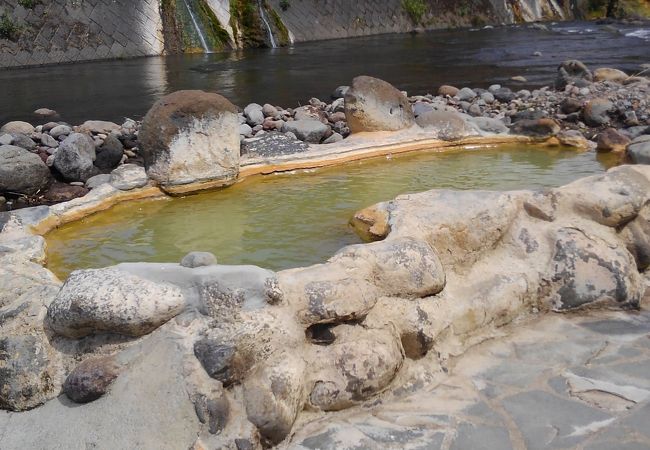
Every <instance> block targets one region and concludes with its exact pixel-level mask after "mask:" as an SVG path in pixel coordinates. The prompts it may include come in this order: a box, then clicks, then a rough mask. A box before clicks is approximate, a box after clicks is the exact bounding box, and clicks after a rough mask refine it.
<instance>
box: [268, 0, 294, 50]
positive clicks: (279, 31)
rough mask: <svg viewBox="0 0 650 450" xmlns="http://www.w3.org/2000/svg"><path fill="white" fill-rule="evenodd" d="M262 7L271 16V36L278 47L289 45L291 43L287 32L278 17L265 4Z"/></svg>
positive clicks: (274, 11) (275, 12)
mask: <svg viewBox="0 0 650 450" xmlns="http://www.w3.org/2000/svg"><path fill="white" fill-rule="evenodd" d="M264 7H265V8H266V10H267V12H268V13H269V15H270V16H271V22H272V23H271V26H272V27H273V34H274V35H275V37H276V39H277V41H278V45H280V46H285V45H289V44H291V41H290V39H289V30H287V27H286V26H285V25H284V22H282V18H281V17H280V15H279V14H278V13H277V11H276V10H274V9H273V8H271V7H270V6H269V4H268V3H266V2H265V3H264Z"/></svg>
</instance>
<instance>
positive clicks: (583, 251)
mask: <svg viewBox="0 0 650 450" xmlns="http://www.w3.org/2000/svg"><path fill="white" fill-rule="evenodd" d="M552 274H553V275H552V278H551V284H552V291H551V293H550V294H549V296H548V297H547V298H548V299H549V301H550V302H551V303H552V306H553V308H554V309H556V310H569V309H574V308H579V307H582V306H586V305H591V304H603V303H604V304H612V305H616V306H620V307H623V308H638V306H639V300H640V299H641V296H642V295H643V293H644V292H645V286H644V283H643V280H642V279H641V277H640V276H639V273H638V271H637V268H636V264H635V262H634V260H633V259H632V256H631V255H630V254H629V253H628V252H627V250H626V249H625V247H622V246H612V245H611V244H609V243H607V242H604V241H602V240H601V239H599V238H597V237H595V236H589V235H588V234H587V233H585V232H583V231H581V230H578V229H573V228H561V229H560V230H558V232H557V240H556V242H555V253H554V255H553V261H552Z"/></svg>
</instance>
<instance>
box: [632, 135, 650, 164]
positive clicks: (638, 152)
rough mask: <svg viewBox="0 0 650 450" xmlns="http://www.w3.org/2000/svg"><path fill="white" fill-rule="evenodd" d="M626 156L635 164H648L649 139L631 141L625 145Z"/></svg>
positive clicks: (649, 157)
mask: <svg viewBox="0 0 650 450" xmlns="http://www.w3.org/2000/svg"><path fill="white" fill-rule="evenodd" d="M626 151H627V156H628V158H629V159H630V161H632V162H633V163H635V164H650V139H648V140H646V141H637V140H636V139H635V140H634V141H632V144H630V145H629V146H628V147H627V150H626Z"/></svg>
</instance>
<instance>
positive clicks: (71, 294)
mask: <svg viewBox="0 0 650 450" xmlns="http://www.w3.org/2000/svg"><path fill="white" fill-rule="evenodd" d="M184 306H185V299H184V297H183V294H182V293H181V291H180V289H179V288H177V287H176V286H173V285H170V284H166V283H155V282H152V281H149V280H146V279H144V278H141V277H139V276H136V275H133V274H131V273H128V272H125V271H122V270H119V269H117V268H110V267H109V268H106V269H88V270H79V271H75V272H72V274H71V275H70V277H69V278H68V279H67V281H66V282H65V284H64V285H63V287H62V288H61V291H60V292H59V294H58V295H57V296H56V298H55V299H54V301H53V302H52V304H51V305H50V306H49V308H48V311H47V324H48V325H49V326H50V327H51V328H52V329H53V330H54V331H55V332H56V333H58V334H60V335H62V336H67V337H71V338H79V337H83V336H87V335H89V334H92V333H101V332H109V333H111V332H112V333H119V334H125V335H129V336H142V335H144V334H147V333H150V332H151V331H153V330H155V329H156V328H157V327H159V326H160V325H162V324H163V323H165V322H167V321H168V320H169V319H171V318H172V317H174V316H176V315H177V314H178V313H180V312H181V311H182V309H183V307H184Z"/></svg>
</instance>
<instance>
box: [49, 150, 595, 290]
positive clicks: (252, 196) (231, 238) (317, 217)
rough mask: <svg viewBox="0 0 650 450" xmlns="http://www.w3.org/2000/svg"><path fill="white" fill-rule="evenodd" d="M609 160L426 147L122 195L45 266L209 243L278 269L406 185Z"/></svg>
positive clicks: (554, 177)
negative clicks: (155, 195) (230, 182)
mask: <svg viewBox="0 0 650 450" xmlns="http://www.w3.org/2000/svg"><path fill="white" fill-rule="evenodd" d="M604 169H605V168H604V167H603V165H602V164H601V163H599V162H598V161H597V160H596V156H595V155H594V153H577V152H575V151H573V150H567V149H553V150H547V149H544V148H540V147H532V146H521V145H518V146H512V145H510V146H501V147H499V148H480V149H463V150H454V151H449V152H444V153H440V152H434V151H430V152H424V153H418V154H413V155H403V156H399V157H394V158H376V159H372V160H366V161H362V162H356V163H349V164H346V165H342V166H338V167H334V168H327V169H319V170H314V171H300V172H297V173H285V174H278V175H269V176H264V177H253V178H250V179H248V180H245V181H243V182H241V183H238V184H237V185H235V186H232V187H230V188H228V189H224V190H220V191H214V192H209V193H205V194H200V195H194V196H188V197H184V198H174V199H164V200H142V201H134V202H130V203H124V204H121V205H117V206H115V207H113V208H111V209H110V210H108V211H104V212H101V213H97V214H95V215H92V216H90V217H87V218H85V219H83V220H80V221H77V222H73V223H70V224H67V225H65V226H63V227H61V228H59V229H56V230H53V231H52V232H50V233H49V234H48V235H47V236H46V238H47V242H48V261H49V263H48V267H49V268H50V269H51V270H53V271H54V272H55V273H56V274H57V275H59V276H60V277H65V276H67V274H69V273H70V272H71V271H72V270H74V269H80V268H90V267H104V266H108V265H112V264H116V263H119V262H127V261H151V262H154V261H155V262H171V261H179V260H180V259H181V258H182V257H183V256H184V255H185V254H186V253H187V252H190V251H195V250H196V251H210V252H213V253H214V254H215V255H217V258H218V260H219V262H220V263H224V264H255V265H259V266H262V267H266V268H270V269H274V270H279V269H285V268H290V267H297V266H303V265H308V264H313V263H317V262H322V261H324V260H326V259H327V258H328V257H329V256H331V255H332V254H334V253H335V252H336V251H337V250H338V249H339V248H341V247H343V246H345V245H348V244H351V243H358V242H360V241H359V238H358V237H357V236H356V235H355V234H354V232H353V231H352V230H351V229H350V227H349V226H348V220H349V219H350V218H351V217H352V215H353V214H354V213H355V212H356V211H357V210H359V209H361V208H363V207H366V206H369V205H371V204H374V203H377V202H379V201H384V200H390V199H392V198H394V197H395V196H397V195H399V194H404V193H408V192H418V191H424V190H427V189H434V188H450V189H492V190H511V189H522V188H527V189H539V188H544V187H552V186H560V185H563V184H566V183H569V182H571V181H573V180H575V179H577V178H580V177H583V176H587V175H591V174H594V173H599V172H602V171H603V170H604Z"/></svg>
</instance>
